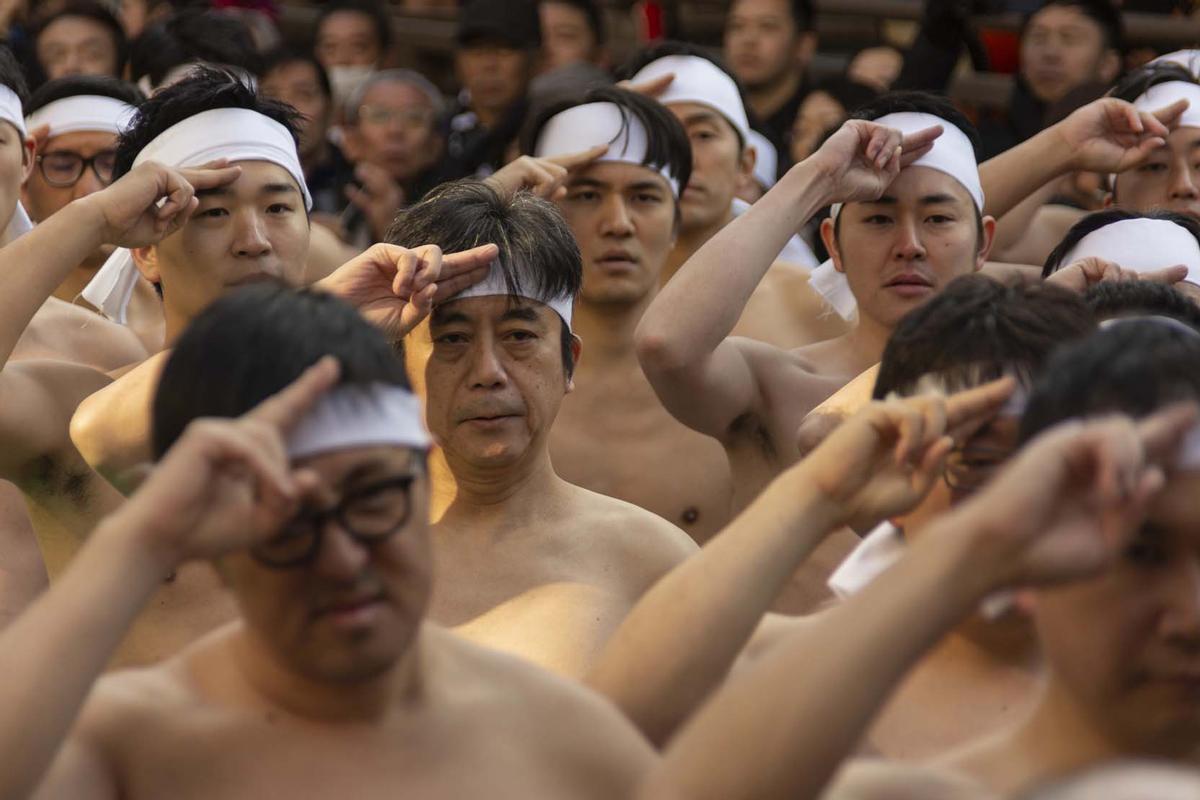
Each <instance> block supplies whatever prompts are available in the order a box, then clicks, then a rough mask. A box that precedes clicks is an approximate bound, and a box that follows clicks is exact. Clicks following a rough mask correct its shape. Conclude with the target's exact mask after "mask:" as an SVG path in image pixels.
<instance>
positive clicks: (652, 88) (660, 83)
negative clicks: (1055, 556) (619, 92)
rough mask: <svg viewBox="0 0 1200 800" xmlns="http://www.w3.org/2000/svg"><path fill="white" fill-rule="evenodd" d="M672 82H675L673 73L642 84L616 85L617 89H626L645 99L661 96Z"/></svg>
mask: <svg viewBox="0 0 1200 800" xmlns="http://www.w3.org/2000/svg"><path fill="white" fill-rule="evenodd" d="M674 80H675V73H674V72H668V73H667V74H666V75H660V76H659V77H657V78H654V79H653V80H649V81H645V82H643V83H634V82H633V81H621V82H620V83H618V84H617V88H619V89H627V90H628V91H631V92H637V93H638V94H640V95H645V96H646V97H652V98H656V97H658V96H659V95H661V94H662V93H663V92H665V91H666V90H667V87H668V86H670V85H671V82H672V81H674Z"/></svg>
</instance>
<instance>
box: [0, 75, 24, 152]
mask: <svg viewBox="0 0 1200 800" xmlns="http://www.w3.org/2000/svg"><path fill="white" fill-rule="evenodd" d="M0 122H7V123H8V124H10V125H12V126H13V127H14V128H16V129H17V131H18V132H20V134H21V139H23V140H24V139H28V138H29V134H28V133H26V131H25V114H24V113H22V111H21V98H19V97H17V93H16V92H14V91H13V90H12V89H10V88H8V87H7V86H3V85H0Z"/></svg>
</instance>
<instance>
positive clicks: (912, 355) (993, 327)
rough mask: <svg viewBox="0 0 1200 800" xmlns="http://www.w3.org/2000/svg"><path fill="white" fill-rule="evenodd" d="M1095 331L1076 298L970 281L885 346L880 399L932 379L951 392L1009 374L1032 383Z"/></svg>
mask: <svg viewBox="0 0 1200 800" xmlns="http://www.w3.org/2000/svg"><path fill="white" fill-rule="evenodd" d="M1095 327H1096V324H1095V321H1094V319H1093V317H1092V313H1091V310H1090V309H1089V308H1088V306H1087V303H1085V302H1084V301H1083V298H1082V297H1080V296H1079V295H1078V294H1076V293H1075V292H1071V291H1068V290H1066V289H1062V288H1059V287H1057V286H1052V285H1048V284H1040V283H1039V284H1034V285H1030V286H1024V285H1021V286H1005V285H1004V284H1002V283H1000V282H999V281H995V280H992V279H991V278H988V277H987V276H984V275H965V276H963V277H961V278H956V279H955V280H953V281H951V282H950V283H949V285H947V286H946V288H945V290H944V291H942V292H941V293H940V294H938V295H937V296H936V297H934V298H932V299H930V300H929V302H927V303H925V304H924V305H922V306H920V307H919V308H916V309H913V310H912V311H910V312H909V313H908V314H906V315H905V316H904V318H903V319H902V320H900V323H899V324H898V325H897V326H896V330H895V331H893V332H892V335H891V337H890V338H889V339H888V342H887V345H886V346H885V347H884V350H883V357H882V358H881V359H880V364H879V375H878V377H877V378H876V379H875V389H874V392H873V396H874V397H875V399H877V400H880V399H883V398H885V397H887V396H888V395H889V394H891V393H893V392H895V393H897V394H899V395H901V396H907V395H911V394H913V393H914V392H916V391H917V389H918V385H919V383H920V381H921V379H922V378H924V377H925V376H927V375H932V376H934V377H936V378H937V379H938V381H939V384H940V385H941V386H942V387H943V388H944V389H945V390H946V391H952V392H957V391H961V390H963V389H969V388H972V387H974V386H979V385H980V384H983V383H986V382H987V381H990V380H995V379H996V378H999V377H1001V376H1003V375H1005V374H1009V373H1015V374H1017V375H1020V376H1021V377H1022V378H1023V379H1024V380H1025V381H1026V382H1027V383H1028V382H1032V379H1033V376H1035V375H1037V374H1038V373H1039V372H1041V369H1042V366H1043V365H1044V363H1045V362H1046V360H1047V359H1048V358H1049V356H1050V353H1051V352H1052V351H1053V350H1054V349H1055V348H1057V347H1058V346H1059V345H1061V344H1062V343H1063V342H1067V341H1071V340H1073V339H1079V338H1082V337H1084V336H1087V335H1088V334H1089V333H1090V332H1091V331H1092V330H1094V329H1095Z"/></svg>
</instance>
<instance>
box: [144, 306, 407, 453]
mask: <svg viewBox="0 0 1200 800" xmlns="http://www.w3.org/2000/svg"><path fill="white" fill-rule="evenodd" d="M325 356H334V357H335V358H336V359H337V360H338V362H339V364H340V365H341V378H340V382H341V383H342V384H350V385H354V384H368V383H383V384H388V385H391V386H399V387H402V388H405V389H408V388H409V383H408V376H407V375H406V374H405V372H404V360H403V358H401V357H399V356H398V354H397V351H396V350H395V349H394V348H393V347H392V345H391V344H390V343H389V342H388V341H387V338H386V337H385V336H384V335H383V333H382V332H381V331H380V330H379V329H377V328H376V327H375V326H373V325H372V324H371V323H369V322H367V321H366V320H365V319H364V318H363V317H362V315H361V314H359V313H358V311H357V310H356V309H354V308H352V307H350V306H349V305H347V304H346V303H344V302H343V301H341V300H339V299H338V298H336V297H334V296H333V295H329V294H324V293H322V292H317V291H310V290H300V291H297V290H295V289H291V288H289V287H287V286H284V285H283V284H277V283H264V284H257V285H254V286H248V287H244V288H242V289H238V290H237V291H235V292H231V293H230V294H228V295H225V296H224V297H222V298H220V299H219V300H217V301H216V302H214V303H213V304H212V305H210V306H209V307H208V308H207V309H205V310H204V311H202V312H201V313H200V314H199V315H198V316H197V317H196V318H195V319H194V320H192V322H191V324H190V325H188V327H187V329H186V330H184V332H183V335H182V336H180V337H179V340H178V341H177V342H175V345H174V347H173V348H172V351H171V357H170V358H169V359H167V363H166V366H165V367H164V368H163V373H162V378H161V379H160V380H159V382H158V389H157V390H156V391H155V393H154V405H153V413H152V439H153V448H154V457H155V458H156V459H157V458H161V457H162V456H163V454H165V453H166V452H167V450H169V449H170V447H171V445H173V444H174V443H175V441H176V440H178V439H179V437H180V436H182V435H183V432H184V430H186V428H187V426H188V424H189V423H190V422H192V421H193V420H196V419H200V418H203V417H224V418H230V417H240V416H241V415H243V414H245V413H246V412H247V411H250V410H251V409H252V408H254V407H255V406H257V405H258V404H259V403H261V402H262V401H263V400H266V399H267V398H268V397H270V396H271V395H273V394H275V393H277V392H279V391H280V390H282V389H283V388H285V387H286V386H288V385H289V384H291V383H292V382H293V381H295V380H296V379H297V378H299V377H300V375H301V374H302V373H303V372H304V370H306V369H308V368H309V367H311V366H312V365H313V364H315V363H316V362H317V361H319V360H321V359H322V358H323V357H325Z"/></svg>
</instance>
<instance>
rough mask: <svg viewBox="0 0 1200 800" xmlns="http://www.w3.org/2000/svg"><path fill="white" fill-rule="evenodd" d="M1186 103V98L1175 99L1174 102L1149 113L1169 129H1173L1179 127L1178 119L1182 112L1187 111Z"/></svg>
mask: <svg viewBox="0 0 1200 800" xmlns="http://www.w3.org/2000/svg"><path fill="white" fill-rule="evenodd" d="M1188 105H1189V103H1188V101H1187V100H1183V99H1181V100H1176V101H1175V102H1174V103H1171V104H1169V105H1165V106H1163V107H1162V108H1160V109H1157V110H1155V111H1152V112H1151V113H1152V114H1153V115H1154V116H1155V117H1156V118H1157V119H1158V121H1159V122H1161V123H1162V124H1163V125H1164V126H1166V127H1167V128H1168V129H1169V130H1174V129H1175V128H1177V127H1179V121H1180V119H1181V118H1182V117H1183V112H1184V111H1187V109H1188Z"/></svg>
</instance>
